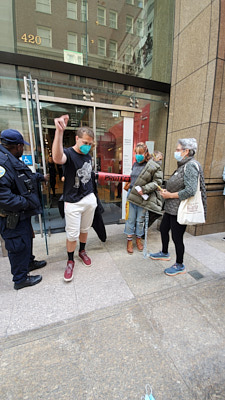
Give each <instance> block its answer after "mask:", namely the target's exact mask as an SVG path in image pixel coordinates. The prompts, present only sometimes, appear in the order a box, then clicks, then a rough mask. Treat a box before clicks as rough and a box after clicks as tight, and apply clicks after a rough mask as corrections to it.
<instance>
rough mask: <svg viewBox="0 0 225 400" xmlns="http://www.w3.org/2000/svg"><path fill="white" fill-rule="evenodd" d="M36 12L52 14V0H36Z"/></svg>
mask: <svg viewBox="0 0 225 400" xmlns="http://www.w3.org/2000/svg"><path fill="white" fill-rule="evenodd" d="M36 11H40V12H43V13H47V14H51V0H36Z"/></svg>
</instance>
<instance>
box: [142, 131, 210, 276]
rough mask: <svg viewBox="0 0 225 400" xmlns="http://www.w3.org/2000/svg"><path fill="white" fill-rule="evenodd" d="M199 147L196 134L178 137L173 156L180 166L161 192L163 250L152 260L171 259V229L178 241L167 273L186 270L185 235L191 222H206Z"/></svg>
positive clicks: (151, 255) (173, 274) (152, 256)
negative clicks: (191, 136)
mask: <svg viewBox="0 0 225 400" xmlns="http://www.w3.org/2000/svg"><path fill="white" fill-rule="evenodd" d="M196 150H197V141H196V139H195V138H187V139H179V140H178V143H177V146H176V151H175V152H174V157H175V159H176V160H177V169H176V170H175V171H174V173H173V174H172V176H171V177H170V179H169V180H168V181H167V185H166V189H164V190H162V191H161V192H160V193H161V196H162V197H163V198H164V199H165V205H164V211H165V212H164V215H163V219H162V222H161V225H160V233H161V240H162V251H159V252H158V253H150V255H149V256H150V258H152V259H153V260H163V261H169V260H170V259H171V258H170V254H169V252H168V247H169V231H170V230H171V233H172V240H173V242H174V244H175V250H176V262H175V263H174V264H173V265H172V266H171V267H170V268H166V269H165V271H164V272H165V274H166V275H169V276H175V275H178V274H185V273H186V267H185V265H184V264H183V258H184V250H185V248H184V242H183V236H184V233H185V230H186V227H187V224H188V225H193V224H196V223H204V222H205V218H206V206H207V204H206V189H205V182H204V175H203V170H202V167H201V165H200V163H199V162H198V161H196V160H195V159H194V156H195V152H196Z"/></svg>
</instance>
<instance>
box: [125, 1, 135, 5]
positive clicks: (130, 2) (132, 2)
mask: <svg viewBox="0 0 225 400" xmlns="http://www.w3.org/2000/svg"><path fill="white" fill-rule="evenodd" d="M126 3H127V4H132V5H134V0H126Z"/></svg>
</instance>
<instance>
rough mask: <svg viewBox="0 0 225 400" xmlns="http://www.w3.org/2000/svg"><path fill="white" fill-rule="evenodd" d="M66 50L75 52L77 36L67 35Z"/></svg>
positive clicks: (74, 34)
mask: <svg viewBox="0 0 225 400" xmlns="http://www.w3.org/2000/svg"><path fill="white" fill-rule="evenodd" d="M67 49H68V50H71V51H77V34H76V33H70V32H68V33H67Z"/></svg>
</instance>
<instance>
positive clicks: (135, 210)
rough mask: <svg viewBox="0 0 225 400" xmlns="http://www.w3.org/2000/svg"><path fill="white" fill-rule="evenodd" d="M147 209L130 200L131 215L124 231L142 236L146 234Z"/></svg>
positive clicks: (127, 233)
mask: <svg viewBox="0 0 225 400" xmlns="http://www.w3.org/2000/svg"><path fill="white" fill-rule="evenodd" d="M145 213H146V210H145V209H144V208H142V207H139V206H136V205H135V204H133V203H130V202H129V217H128V220H127V221H126V223H125V229H124V233H126V235H134V234H135V235H136V236H137V237H141V236H142V235H143V234H144V221H145Z"/></svg>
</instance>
